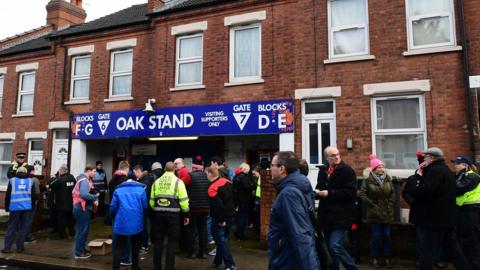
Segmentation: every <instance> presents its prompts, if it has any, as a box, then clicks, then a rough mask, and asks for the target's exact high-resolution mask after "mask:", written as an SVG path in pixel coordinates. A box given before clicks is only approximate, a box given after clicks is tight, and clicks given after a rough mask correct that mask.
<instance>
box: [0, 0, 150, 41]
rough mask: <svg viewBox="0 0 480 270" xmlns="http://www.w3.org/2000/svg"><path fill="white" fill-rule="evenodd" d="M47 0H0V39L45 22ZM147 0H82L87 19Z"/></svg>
mask: <svg viewBox="0 0 480 270" xmlns="http://www.w3.org/2000/svg"><path fill="white" fill-rule="evenodd" d="M48 1H49V0H0V25H1V27H0V40H2V39H4V38H7V37H10V36H14V35H16V34H19V33H22V32H25V31H28V30H31V29H34V28H37V27H40V26H43V25H45V24H46V18H47V11H46V10H45V6H46V5H47V3H48ZM67 1H69V0H67ZM146 2H147V0H83V8H84V9H85V10H86V12H87V19H86V20H87V21H91V20H94V19H97V18H100V17H103V16H105V15H108V14H110V13H113V12H115V11H118V10H121V9H124V8H127V7H130V6H132V5H136V4H142V3H146Z"/></svg>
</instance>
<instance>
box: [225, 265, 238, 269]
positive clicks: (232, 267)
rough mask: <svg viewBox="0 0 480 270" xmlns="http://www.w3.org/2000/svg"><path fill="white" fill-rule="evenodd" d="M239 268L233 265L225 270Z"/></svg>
mask: <svg viewBox="0 0 480 270" xmlns="http://www.w3.org/2000/svg"><path fill="white" fill-rule="evenodd" d="M237 269H238V267H236V266H235V265H232V266H230V267H225V270H237Z"/></svg>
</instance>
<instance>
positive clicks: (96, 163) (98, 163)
mask: <svg viewBox="0 0 480 270" xmlns="http://www.w3.org/2000/svg"><path fill="white" fill-rule="evenodd" d="M100 164H102V165H103V162H102V161H101V160H97V162H95V166H98V165H100Z"/></svg>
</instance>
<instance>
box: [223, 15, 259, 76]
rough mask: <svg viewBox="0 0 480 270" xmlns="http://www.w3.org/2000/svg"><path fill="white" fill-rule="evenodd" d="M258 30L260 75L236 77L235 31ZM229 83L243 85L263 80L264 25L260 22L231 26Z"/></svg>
mask: <svg viewBox="0 0 480 270" xmlns="http://www.w3.org/2000/svg"><path fill="white" fill-rule="evenodd" d="M252 28H258V35H259V37H258V47H259V50H258V64H259V67H258V75H257V76H245V77H235V31H238V30H245V29H252ZM229 51H230V53H229V58H230V59H229V60H230V61H229V81H230V83H242V82H252V81H259V80H262V24H261V23H260V22H255V23H248V24H242V25H232V26H230V44H229Z"/></svg>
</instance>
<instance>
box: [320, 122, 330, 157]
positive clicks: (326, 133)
mask: <svg viewBox="0 0 480 270" xmlns="http://www.w3.org/2000/svg"><path fill="white" fill-rule="evenodd" d="M321 127H322V152H321V153H320V154H321V155H322V163H325V162H326V160H325V158H323V154H322V153H323V150H325V148H327V146H330V145H332V142H331V141H330V123H322V124H321Z"/></svg>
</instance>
